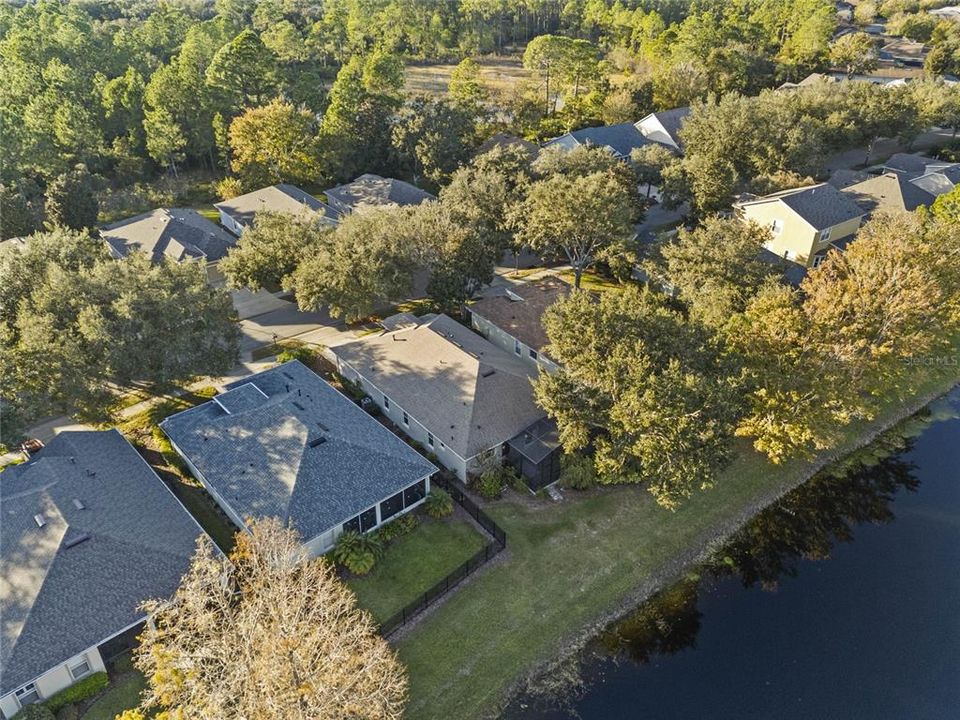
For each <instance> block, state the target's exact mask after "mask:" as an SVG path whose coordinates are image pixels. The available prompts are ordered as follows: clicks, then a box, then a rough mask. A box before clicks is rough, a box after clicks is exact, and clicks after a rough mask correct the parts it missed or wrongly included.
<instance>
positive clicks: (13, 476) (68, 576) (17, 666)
mask: <svg viewBox="0 0 960 720" xmlns="http://www.w3.org/2000/svg"><path fill="white" fill-rule="evenodd" d="M0 501H2V505H3V520H2V523H0V526H2V527H0V556H2V557H0V576H2V581H3V592H2V593H0V618H2V620H0V627H2V635H0V666H2V668H3V673H2V681H0V694H4V693H7V692H10V691H12V690H14V689H16V688H17V687H19V686H21V685H23V684H24V683H26V682H28V681H30V680H32V679H34V678H35V677H37V676H38V675H41V674H43V673H44V672H46V671H48V670H49V669H51V668H52V667H54V666H55V665H57V664H59V663H62V662H65V661H66V660H68V659H70V658H71V657H73V656H75V655H77V654H78V653H80V652H82V651H84V650H86V649H87V648H89V647H91V646H93V645H96V644H97V643H99V642H101V641H103V640H105V639H107V638H108V637H110V636H111V635H114V634H116V633H117V632H119V631H121V630H123V629H124V628H126V627H129V626H130V625H132V624H134V623H135V622H137V621H138V620H139V619H140V618H142V617H143V613H142V612H141V611H140V610H139V609H138V607H139V605H140V603H141V602H143V601H144V600H148V599H150V598H162V597H168V596H170V595H171V594H172V593H173V591H174V590H175V589H176V588H177V586H178V585H179V583H180V578H181V577H182V576H183V574H184V572H186V570H187V568H188V567H189V564H190V558H191V556H192V555H193V553H194V550H195V549H196V541H197V538H198V537H199V536H200V535H201V534H202V531H201V530H200V527H199V526H198V525H197V524H196V522H194V520H193V519H192V518H191V517H190V515H188V514H187V512H186V510H184V509H183V506H181V505H180V503H178V502H177V500H176V499H175V498H174V496H173V495H172V494H171V493H170V491H169V490H168V489H167V488H166V487H165V486H164V484H163V481H161V480H160V479H159V478H158V477H157V476H156V475H155V474H154V472H153V471H152V470H151V469H150V467H149V466H148V465H147V464H146V462H145V461H144V460H143V458H141V457H140V455H139V454H138V453H137V451H136V450H134V449H133V447H131V446H130V444H129V443H128V442H127V441H126V440H125V439H124V438H123V436H122V435H120V433H118V432H117V431H116V430H106V431H68V432H62V433H60V434H59V435H57V436H56V437H55V438H54V439H53V440H52V441H50V443H48V444H47V446H46V448H44V449H43V450H41V451H40V452H39V453H38V454H37V455H35V456H34V459H32V460H31V461H30V462H28V463H25V464H23V465H19V466H14V467H10V468H8V469H7V470H5V471H4V472H3V473H2V474H0ZM75 501H78V502H79V505H80V506H82V507H78V505H77V503H76V502H75ZM37 514H42V516H43V520H44V525H43V527H38V526H37V523H36V522H35V521H34V515H37Z"/></svg>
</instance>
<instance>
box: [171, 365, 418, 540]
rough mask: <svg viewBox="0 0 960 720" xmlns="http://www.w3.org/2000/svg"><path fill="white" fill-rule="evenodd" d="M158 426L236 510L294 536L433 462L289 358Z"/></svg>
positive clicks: (320, 527) (375, 497)
mask: <svg viewBox="0 0 960 720" xmlns="http://www.w3.org/2000/svg"><path fill="white" fill-rule="evenodd" d="M161 427H162V428H163V431H164V432H165V433H166V434H167V436H168V437H170V439H171V440H173V442H174V443H175V444H176V446H177V447H178V448H179V450H180V451H181V452H182V453H183V454H184V455H185V456H186V457H188V458H189V459H190V462H191V463H193V465H194V466H195V467H196V468H197V469H198V470H199V471H200V473H201V474H202V475H203V478H204V480H205V481H206V482H207V483H208V484H209V485H210V486H211V487H213V488H214V489H215V490H216V491H217V493H218V494H219V495H220V497H221V498H223V499H224V500H225V501H226V502H227V503H228V504H229V505H230V507H231V509H232V510H233V511H234V512H235V513H236V514H237V515H238V516H239V517H241V518H247V517H253V518H259V517H277V518H280V519H281V520H282V521H283V522H284V523H290V524H291V525H292V526H293V527H294V528H296V529H297V530H298V531H299V532H300V534H301V536H302V537H303V538H304V540H311V539H313V538H315V537H316V536H317V535H319V534H321V533H323V532H325V531H326V530H328V529H330V528H331V527H333V526H335V525H338V524H339V523H342V522H343V521H345V520H348V519H350V518H351V517H353V516H354V515H356V514H358V513H359V512H361V511H363V510H366V509H367V508H369V507H370V506H372V505H374V504H376V503H377V502H379V501H381V500H383V499H384V498H386V497H389V496H390V495H393V494H394V493H396V492H399V491H400V490H402V489H403V488H405V487H407V486H409V485H411V484H412V483H414V482H416V481H417V480H420V479H421V478H424V477H426V476H428V475H431V474H432V473H433V472H434V471H435V470H436V468H435V467H434V466H433V465H432V464H431V463H429V462H428V461H427V460H426V459H424V458H423V457H421V456H420V455H419V454H418V453H417V452H416V451H415V450H413V449H412V448H411V447H410V446H409V445H407V444H406V443H405V442H403V440H401V439H400V438H398V437H397V436H396V435H394V434H393V433H391V432H390V431H389V430H387V429H386V428H385V427H384V426H383V425H381V424H380V423H378V422H377V421H376V420H375V419H373V418H372V417H371V416H370V415H368V414H367V413H366V412H364V411H363V410H361V409H360V408H359V407H358V406H357V405H356V404H355V403H353V402H352V401H351V400H349V399H348V398H346V397H345V396H343V395H341V394H340V393H339V392H337V390H335V389H334V388H333V387H332V386H330V385H329V384H328V383H327V382H326V381H325V380H323V379H322V378H321V377H320V376H318V375H317V374H316V373H314V372H313V371H312V370H310V369H309V368H307V367H306V366H305V365H303V364H302V363H300V362H298V361H296V360H291V361H290V362H287V363H284V364H282V365H279V366H277V367H275V368H271V369H270V370H265V371H264V372H261V373H257V374H256V375H251V376H250V377H248V378H244V379H243V380H238V381H236V382H234V383H231V384H230V385H228V386H227V392H225V393H223V394H222V395H218V396H217V397H216V399H215V400H211V401H210V402H207V403H204V404H202V405H198V406H196V407H194V408H191V409H189V410H185V411H184V412H182V413H179V414H177V415H173V416H171V417H169V418H167V419H166V420H164V421H163V422H162V423H161Z"/></svg>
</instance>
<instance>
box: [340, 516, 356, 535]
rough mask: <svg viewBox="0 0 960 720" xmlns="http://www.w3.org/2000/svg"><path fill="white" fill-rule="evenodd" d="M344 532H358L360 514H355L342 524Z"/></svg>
mask: <svg viewBox="0 0 960 720" xmlns="http://www.w3.org/2000/svg"><path fill="white" fill-rule="evenodd" d="M343 531H344V532H350V531H353V532H360V516H359V515H357V516H356V517H355V518H350V519H349V520H347V521H346V522H345V523H344V524H343Z"/></svg>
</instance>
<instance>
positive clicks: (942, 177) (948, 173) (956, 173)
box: [910, 165, 960, 197]
mask: <svg viewBox="0 0 960 720" xmlns="http://www.w3.org/2000/svg"><path fill="white" fill-rule="evenodd" d="M910 183H911V184H912V185H914V186H915V187H917V188H919V189H920V190H922V191H923V192H926V193H929V194H931V195H933V196H935V197H936V196H940V195H943V194H945V193H948V192H950V191H951V190H953V189H954V188H955V187H956V186H957V183H960V165H950V166H947V167H944V168H941V169H939V170H936V171H932V172H927V173H925V174H924V175H921V176H919V177H915V178H913V179H912V180H911V181H910Z"/></svg>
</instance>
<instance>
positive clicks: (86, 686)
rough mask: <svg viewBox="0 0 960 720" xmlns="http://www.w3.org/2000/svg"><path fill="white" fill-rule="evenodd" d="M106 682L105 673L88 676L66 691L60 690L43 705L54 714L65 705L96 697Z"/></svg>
mask: <svg viewBox="0 0 960 720" xmlns="http://www.w3.org/2000/svg"><path fill="white" fill-rule="evenodd" d="M108 682H109V680H108V679H107V674H106V673H105V672H97V673H94V674H93V675H88V676H87V677H85V678H84V679H83V680H80V681H79V682H75V683H74V684H73V685H71V686H70V687H68V688H67V689H66V690H61V691H60V692H58V693H57V694H56V695H54V696H53V697H51V698H49V699H48V700H46V701H45V702H44V703H43V704H44V706H45V707H47V708H49V709H50V711H51V712H54V713H55V712H57V711H58V710H60V708H62V707H63V706H65V705H71V704H74V703H78V702H80V701H81V700H86V699H87V698H88V697H91V696H93V695H96V694H97V693H98V692H100V691H101V690H103V689H104V688H105V687H106V686H107V683H108Z"/></svg>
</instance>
